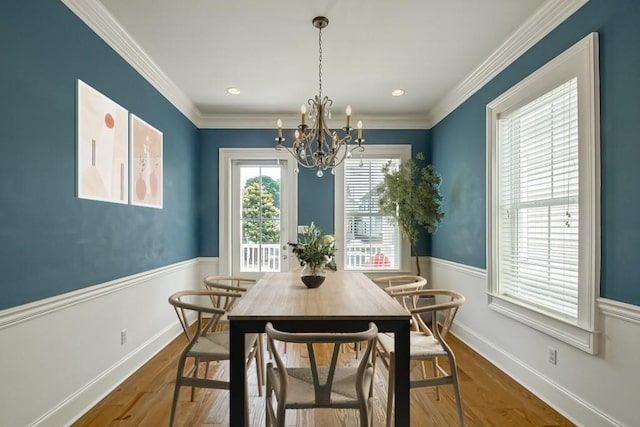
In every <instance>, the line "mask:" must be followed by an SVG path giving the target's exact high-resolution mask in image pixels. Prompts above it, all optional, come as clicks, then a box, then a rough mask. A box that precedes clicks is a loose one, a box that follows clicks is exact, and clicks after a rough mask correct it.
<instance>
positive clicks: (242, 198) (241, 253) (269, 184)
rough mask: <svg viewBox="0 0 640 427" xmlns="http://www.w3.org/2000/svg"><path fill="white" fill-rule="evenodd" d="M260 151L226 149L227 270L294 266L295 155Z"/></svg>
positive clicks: (223, 227)
mask: <svg viewBox="0 0 640 427" xmlns="http://www.w3.org/2000/svg"><path fill="white" fill-rule="evenodd" d="M223 151H225V155H224V156H223V153H222V152H223ZM256 151H258V152H259V151H260V150H256V149H251V150H244V149H235V150H232V151H230V150H225V149H221V163H222V162H223V161H224V162H225V165H224V166H225V167H224V169H226V170H227V172H228V173H227V174H226V177H228V178H229V179H228V180H227V182H226V183H225V182H223V179H222V176H221V180H220V183H221V186H220V194H221V199H220V205H221V206H220V208H221V216H220V219H221V222H220V236H221V247H220V272H221V273H222V274H227V273H229V274H233V275H239V276H243V277H256V278H257V277H259V276H260V275H261V274H262V273H264V272H277V271H288V270H289V269H290V266H289V261H290V259H289V258H290V257H289V250H288V245H287V242H288V241H289V240H290V239H289V236H291V235H293V232H295V224H296V222H297V207H296V205H295V204H294V203H295V201H296V199H297V197H296V194H297V185H295V183H296V174H295V172H293V171H292V170H290V169H292V168H291V162H290V160H289V159H286V158H281V156H280V153H277V152H275V150H273V149H271V150H269V151H267V152H263V153H262V154H261V155H256V154H258V153H256ZM223 157H224V159H223ZM221 166H222V165H221ZM222 173H223V168H221V174H222ZM223 192H224V193H227V194H225V195H223ZM223 201H228V204H225V203H223ZM223 210H224V211H225V215H224V217H223V215H222V212H223ZM223 241H226V242H225V244H224V246H223Z"/></svg>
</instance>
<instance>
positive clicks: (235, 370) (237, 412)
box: [229, 320, 248, 427]
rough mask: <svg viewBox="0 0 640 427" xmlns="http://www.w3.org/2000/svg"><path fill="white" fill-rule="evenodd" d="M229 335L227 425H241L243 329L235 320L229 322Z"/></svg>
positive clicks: (243, 367)
mask: <svg viewBox="0 0 640 427" xmlns="http://www.w3.org/2000/svg"><path fill="white" fill-rule="evenodd" d="M229 335H230V343H229V344H230V347H231V348H230V353H229V366H230V378H229V381H230V384H229V425H231V426H232V427H236V426H238V427H243V426H244V425H245V424H246V422H247V421H248V420H245V407H244V405H245V402H244V395H245V387H246V384H245V377H246V374H245V369H246V366H245V361H244V353H245V349H244V331H243V330H242V329H241V328H240V327H239V326H238V324H237V323H236V322H234V321H233V320H231V321H230V322H229Z"/></svg>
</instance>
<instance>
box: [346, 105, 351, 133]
mask: <svg viewBox="0 0 640 427" xmlns="http://www.w3.org/2000/svg"><path fill="white" fill-rule="evenodd" d="M350 123H351V105H347V128H348V127H349V124H350Z"/></svg>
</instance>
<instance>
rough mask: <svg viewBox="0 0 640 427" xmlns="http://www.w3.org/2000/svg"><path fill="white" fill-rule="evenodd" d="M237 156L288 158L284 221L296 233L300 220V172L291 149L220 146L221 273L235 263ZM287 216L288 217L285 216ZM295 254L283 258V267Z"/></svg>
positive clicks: (291, 232)
mask: <svg viewBox="0 0 640 427" xmlns="http://www.w3.org/2000/svg"><path fill="white" fill-rule="evenodd" d="M237 160H249V161H250V160H279V161H281V162H284V167H283V171H282V172H283V176H282V178H283V179H282V187H281V188H280V192H281V194H286V196H287V197H284V198H283V199H286V200H285V203H286V205H284V204H283V205H281V206H280V209H281V212H282V215H283V223H284V224H285V226H286V227H287V229H286V232H287V235H288V236H296V225H297V224H298V174H296V172H295V163H294V161H293V159H292V158H291V156H290V155H289V154H288V153H287V152H282V151H276V150H275V149H273V148H220V169H219V171H220V178H219V180H220V181H219V182H220V187H219V188H220V193H219V201H218V204H219V210H220V217H219V218H220V223H219V225H218V227H219V232H218V236H219V249H218V256H219V260H220V261H219V264H218V266H219V274H223V275H224V274H230V273H231V272H232V265H231V261H232V258H231V252H230V251H231V238H232V237H231V226H230V224H231V200H232V195H231V191H230V190H231V188H232V185H231V184H232V182H231V181H232V173H231V172H232V162H234V161H237ZM285 218H286V219H285ZM290 260H291V257H287V259H286V261H285V260H283V264H282V265H283V269H287V267H286V266H287V264H289V262H290Z"/></svg>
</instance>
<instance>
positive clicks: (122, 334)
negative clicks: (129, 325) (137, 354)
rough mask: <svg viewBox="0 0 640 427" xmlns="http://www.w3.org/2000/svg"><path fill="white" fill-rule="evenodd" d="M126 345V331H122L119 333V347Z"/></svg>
mask: <svg viewBox="0 0 640 427" xmlns="http://www.w3.org/2000/svg"><path fill="white" fill-rule="evenodd" d="M126 343H127V330H126V329H123V330H121V331H120V345H125V344H126Z"/></svg>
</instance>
